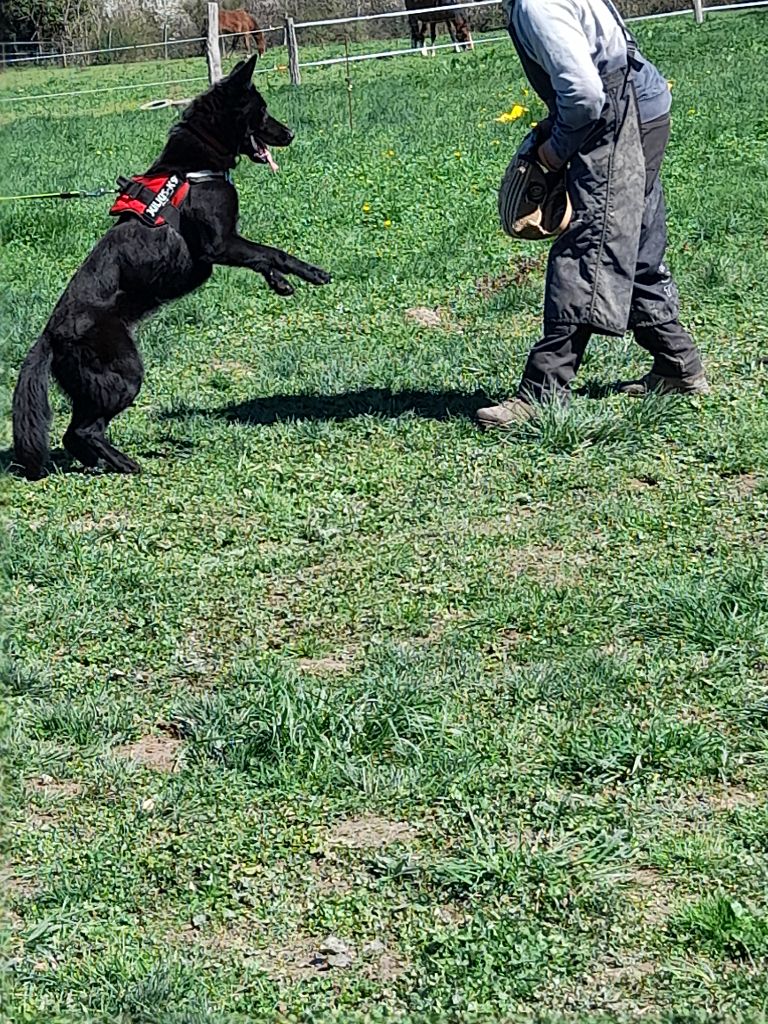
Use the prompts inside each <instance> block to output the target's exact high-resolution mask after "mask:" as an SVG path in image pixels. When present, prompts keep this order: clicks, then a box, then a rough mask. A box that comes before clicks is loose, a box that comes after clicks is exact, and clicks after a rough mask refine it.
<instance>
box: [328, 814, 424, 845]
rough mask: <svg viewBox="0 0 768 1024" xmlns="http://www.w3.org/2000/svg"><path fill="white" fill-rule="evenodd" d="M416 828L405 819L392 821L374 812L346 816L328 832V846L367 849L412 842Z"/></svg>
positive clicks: (416, 832)
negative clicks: (359, 815) (353, 816)
mask: <svg viewBox="0 0 768 1024" xmlns="http://www.w3.org/2000/svg"><path fill="white" fill-rule="evenodd" d="M417 837H418V830H417V829H416V828H415V827H414V826H413V825H411V824H409V823H408V822H407V821H392V820H390V819H389V818H381V817H378V816H377V815H375V814H367V815H363V816H362V817H360V818H347V820H346V821H342V822H340V823H339V824H338V825H335V826H334V827H333V828H332V829H330V831H329V832H328V836H327V839H326V842H327V843H328V845H329V846H343V847H346V848H347V849H349V850H369V849H376V848H378V847H382V846H390V845H391V844H392V843H412V842H413V841H414V840H415V839H416V838H417Z"/></svg>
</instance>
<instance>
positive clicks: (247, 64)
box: [224, 53, 258, 89]
mask: <svg viewBox="0 0 768 1024" xmlns="http://www.w3.org/2000/svg"><path fill="white" fill-rule="evenodd" d="M257 60H258V54H257V53H254V55H253V56H252V57H249V58H248V60H241V61H239V62H238V63H237V64H236V65H235V66H234V68H233V69H232V70H231V71H230V73H229V74H228V75H227V77H226V78H225V79H224V81H225V83H226V84H227V85H231V86H234V88H235V89H245V88H247V87H248V86H249V85H250V84H251V78H252V77H253V69H254V68H255V67H256V61H257Z"/></svg>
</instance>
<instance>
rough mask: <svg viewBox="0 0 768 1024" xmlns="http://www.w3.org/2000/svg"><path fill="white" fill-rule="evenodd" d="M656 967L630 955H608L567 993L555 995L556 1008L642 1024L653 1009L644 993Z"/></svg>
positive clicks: (571, 984) (649, 997) (570, 1012)
mask: <svg viewBox="0 0 768 1024" xmlns="http://www.w3.org/2000/svg"><path fill="white" fill-rule="evenodd" d="M657 966H658V965H657V964H655V963H654V962H653V961H651V960H644V959H642V957H641V956H639V955H635V954H634V953H626V954H625V953H618V954H612V955H611V956H610V957H608V958H606V959H605V960H604V961H598V962H597V963H596V964H594V966H593V967H592V969H591V971H590V972H589V973H588V974H586V975H584V976H583V977H582V978H581V979H580V980H579V981H578V982H576V984H575V985H574V984H573V983H567V984H568V987H567V989H566V990H561V991H560V992H558V993H557V997H558V1004H559V1005H558V1008H565V1009H567V1010H568V1011H569V1014H574V1013H585V1012H588V1011H589V1012H594V1011H598V1012H602V1013H608V1014H621V1015H622V1017H623V1015H625V1014H626V1015H629V1016H631V1017H632V1018H633V1019H639V1020H642V1019H643V1017H644V1016H645V1014H647V1013H650V1012H652V1011H653V1010H655V1009H657V1007H656V1004H655V1000H654V998H653V995H652V994H651V993H650V992H648V991H647V989H646V983H647V982H649V981H650V980H651V979H652V978H653V975H654V974H655V973H656V970H657Z"/></svg>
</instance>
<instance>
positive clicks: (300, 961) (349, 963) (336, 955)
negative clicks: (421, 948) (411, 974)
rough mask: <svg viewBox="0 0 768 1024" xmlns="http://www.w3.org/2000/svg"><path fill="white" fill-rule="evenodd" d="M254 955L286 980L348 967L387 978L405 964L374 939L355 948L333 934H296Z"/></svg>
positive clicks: (270, 970) (267, 967)
mask: <svg viewBox="0 0 768 1024" xmlns="http://www.w3.org/2000/svg"><path fill="white" fill-rule="evenodd" d="M258 959H259V961H260V963H261V965H262V967H263V968H264V970H265V971H266V973H267V974H268V975H269V976H270V977H272V978H275V979H279V980H290V981H297V980H299V979H301V978H309V977H313V976H316V975H318V974H325V973H329V972H333V973H336V972H341V971H346V970H349V969H350V968H354V969H355V970H357V971H359V972H360V973H362V974H363V975H364V976H365V977H367V978H371V979H374V980H378V981H391V980H393V979H395V978H397V977H399V976H400V975H401V974H402V973H403V972H404V971H405V970H407V966H408V965H407V962H406V961H405V959H404V958H403V957H401V956H399V955H398V954H397V953H395V952H393V951H392V950H390V949H388V948H387V946H385V945H384V943H383V942H380V941H379V940H378V939H374V940H373V941H372V942H368V943H365V944H364V945H363V946H360V947H358V948H356V947H355V946H353V945H352V944H351V943H348V942H345V941H344V940H343V939H340V938H338V937H337V936H335V935H328V936H327V937H326V938H325V939H320V940H318V939H311V938H307V937H305V936H298V937H297V938H296V939H295V940H294V941H293V942H291V943H290V944H289V945H286V946H281V947H278V948H276V949H267V950H262V951H261V952H260V954H259V957H258Z"/></svg>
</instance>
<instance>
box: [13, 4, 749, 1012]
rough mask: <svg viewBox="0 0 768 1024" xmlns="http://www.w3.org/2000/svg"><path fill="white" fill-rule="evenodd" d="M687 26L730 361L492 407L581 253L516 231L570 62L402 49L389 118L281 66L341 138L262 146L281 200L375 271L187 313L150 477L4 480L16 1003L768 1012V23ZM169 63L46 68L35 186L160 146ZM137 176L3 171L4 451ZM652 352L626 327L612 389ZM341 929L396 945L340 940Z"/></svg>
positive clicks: (686, 163)
mask: <svg viewBox="0 0 768 1024" xmlns="http://www.w3.org/2000/svg"><path fill="white" fill-rule="evenodd" d="M640 34H641V37H642V42H643V44H644V46H645V48H646V49H647V51H648V52H649V53H650V54H651V55H652V56H653V57H654V58H656V59H657V60H658V61H659V63H660V64H661V66H662V67H663V68H664V70H665V72H666V73H667V74H668V75H669V77H670V78H671V79H673V80H674V83H675V84H674V89H673V96H674V100H675V104H674V133H673V142H672V146H671V150H670V154H669V160H668V164H667V166H666V170H665V180H666V184H667V190H668V199H669V207H670V235H671V250H670V261H671V263H672V265H673V267H674V270H675V272H676V274H677V277H678V279H679V283H680V288H681V292H682V296H683V302H684V316H685V319H686V321H687V322H688V323H689V324H690V325H691V326H692V329H693V331H694V333H695V335H696V338H697V341H698V342H699V344H700V346H701V348H702V350H703V352H704V355H705V358H706V362H707V367H708V371H709V374H710V377H711V380H712V384H713V394H712V395H711V397H708V398H706V399H697V400H695V401H691V402H683V401H674V400H670V401H648V402H640V403H630V402H625V401H622V400H620V399H619V398H616V397H612V398H607V399H599V400H598V399H592V398H588V397H579V398H577V399H576V400H575V401H574V403H573V406H572V408H571V410H570V411H569V412H568V413H567V414H565V415H564V414H562V413H561V412H557V411H551V412H550V413H548V415H547V416H546V417H545V418H544V419H543V420H542V422H541V423H539V424H537V425H535V426H529V427H526V428H523V429H521V430H520V431H518V432H515V433H512V434H510V435H508V436H505V437H502V438H499V437H493V436H483V435H481V434H479V433H478V432H477V430H476V428H475V427H474V425H473V422H472V420H471V417H470V415H468V414H469V413H471V411H472V410H473V409H474V408H476V406H477V404H478V402H479V401H480V397H481V396H482V393H483V392H486V393H488V394H491V395H494V396H495V395H500V394H505V393H509V391H510V390H511V389H513V388H514V386H515V384H516V382H517V379H518V376H519V373H520V370H521V366H522V362H523V360H524V357H525V353H526V350H527V348H528V346H529V345H530V343H531V342H532V341H533V340H534V339H535V337H536V335H537V331H538V320H539V314H540V304H541V295H542V281H543V267H544V260H545V255H546V252H545V249H543V248H540V247H537V246H536V245H531V246H528V247H526V246H513V245H511V244H510V243H509V242H508V240H507V239H505V238H504V237H503V236H502V234H501V232H500V230H499V228H498V226H497V221H496V212H495V197H494V190H495V188H496V186H497V184H498V181H499V180H500V178H501V175H502V172H503V169H504V166H505V163H506V161H507V160H508V159H509V157H510V155H511V153H512V152H513V150H514V148H515V146H516V144H517V142H518V141H519V139H520V138H521V136H522V134H523V132H524V131H525V124H523V123H521V122H518V123H517V124H514V125H511V126H510V125H501V124H498V123H497V122H496V121H495V118H496V117H497V116H498V114H499V113H500V112H502V111H503V110H508V109H509V108H510V107H511V106H512V104H513V103H515V102H520V101H524V93H523V81H522V79H521V73H520V69H519V66H518V64H517V62H516V59H515V57H514V53H513V51H512V48H511V47H510V46H506V45H502V46H497V47H496V46H488V47H485V48H478V49H477V50H476V51H475V53H474V54H471V55H462V56H461V57H454V56H452V55H443V56H441V57H440V58H439V59H436V60H421V59H403V60H396V61H385V62H381V63H380V64H379V63H378V62H377V66H376V67H372V66H370V65H358V66H357V67H356V68H355V69H354V72H353V93H352V100H353V113H354V128H353V130H352V131H350V130H349V128H348V124H347V116H348V115H347V94H346V89H345V85H344V72H343V70H341V69H335V68H334V69H322V70H318V71H316V72H311V71H310V72H307V74H306V80H305V84H304V85H303V86H302V88H301V89H299V90H295V89H291V88H290V86H288V85H287V83H285V80H284V76H277V75H274V76H273V75H266V76H264V77H265V78H266V79H267V80H268V86H267V92H268V95H269V99H270V102H271V104H272V106H273V108H274V109H275V111H276V113H277V114H278V116H281V117H283V118H284V119H285V120H286V121H288V122H289V123H291V124H292V125H294V126H296V127H297V129H298V137H297V140H296V142H295V144H294V145H293V146H292V147H291V149H290V150H288V151H286V152H285V153H284V154H282V158H281V164H282V167H283V170H282V174H281V175H280V176H275V177H271V176H268V175H267V174H266V173H264V171H263V170H262V169H261V168H257V167H253V166H250V165H247V166H246V165H244V166H242V167H241V168H240V169H239V170H238V172H237V180H238V186H239V188H240V193H241V206H242V222H243V223H242V227H243V230H244V232H245V233H246V234H248V235H250V236H252V237H254V238H256V239H258V240H260V241H264V242H269V243H273V244H279V245H281V246H284V247H285V248H287V249H289V250H291V251H293V252H296V253H297V254H298V255H302V256H304V257H306V258H308V259H310V260H312V261H314V262H317V263H319V264H321V265H324V266H328V267H329V268H331V269H332V270H333V272H334V283H333V284H332V285H331V286H330V287H328V288H326V289H316V290H312V289H309V288H307V287H300V288H299V289H298V290H297V293H296V295H295V296H294V297H293V298H292V299H290V300H281V299H279V298H277V297H275V296H274V295H272V294H271V293H269V292H268V291H267V290H266V288H265V287H264V285H263V283H262V282H261V280H260V279H257V278H255V277H252V276H249V275H248V274H247V273H246V272H244V271H228V270H224V269H219V270H217V272H216V274H215V277H214V280H213V281H212V282H211V283H210V285H209V286H207V287H206V288H205V289H204V290H202V291H200V292H198V293H197V294H195V295H193V296H191V297H189V298H188V299H187V300H185V301H184V302H182V303H179V304H178V305H177V306H174V307H172V308H168V309H165V310H164V311H162V313H161V314H160V315H159V316H157V317H156V318H155V319H154V320H153V321H151V322H150V323H148V324H147V325H146V327H145V328H144V329H143V333H142V347H143V350H144V353H145V361H146V365H147V370H148V373H147V380H146V383H145V387H144V390H143V391H142V393H141V395H140V397H139V400H138V403H137V405H136V407H135V408H133V409H132V410H130V411H129V412H128V413H127V414H126V415H124V416H122V417H121V418H120V419H119V420H118V421H117V423H116V424H115V425H114V430H113V435H114V438H115V440H116V443H117V444H118V445H119V446H121V447H124V448H125V449H126V450H127V451H128V452H129V453H130V454H131V455H133V456H135V457H137V458H138V459H139V460H140V461H141V462H142V464H143V468H144V474H143V475H142V476H141V477H140V478H137V479H125V478H120V477H115V476H107V475H102V476H99V475H89V474H85V473H82V472H78V471H62V472H59V473H56V474H55V475H53V476H51V477H50V478H48V479H47V480H45V481H44V482H42V483H37V484H27V483H25V482H24V481H21V480H19V479H17V478H14V477H11V476H4V477H3V478H2V495H1V496H0V501H1V502H2V518H3V531H2V536H1V538H0V544H1V545H2V548H1V551H2V554H1V558H2V569H3V580H4V584H5V586H4V591H5V595H4V596H5V598H6V599H5V600H4V601H3V607H4V612H5V616H4V622H3V636H4V651H3V659H4V660H3V661H2V665H1V666H0V685H2V694H3V697H2V699H3V705H2V707H3V711H2V723H3V729H2V763H3V778H4V783H5V785H4V796H3V803H2V808H1V812H2V817H3V819H4V826H5V827H4V843H5V845H4V859H5V862H6V865H7V869H6V872H5V884H4V890H5V911H6V914H5V927H4V931H3V939H2V955H3V959H4V966H5V970H4V972H3V975H2V979H3V980H2V981H1V982H0V1018H1V1019H2V1020H3V1021H5V1020H8V1021H9V1022H10V1021H12V1022H13V1024H31V1022H46V1024H51V1022H57V1024H58V1022H61V1024H63V1022H67V1024H70V1022H77V1024H82V1022H84V1021H86V1022H110V1024H112V1022H120V1024H150V1022H151V1024H214V1022H215V1024H245V1022H246V1021H247V1022H251V1021H262V1020H263V1021H280V1020H288V1021H297V1022H298V1021H301V1022H309V1021H330V1020H337V1021H344V1022H353V1024H354V1022H356V1021H360V1022H362V1021H372V1022H383V1021H392V1020H403V1021H407V1022H419V1024H422V1022H423V1024H428V1022H435V1024H437V1022H441V1024H442V1022H445V1021H453V1022H456V1024H458V1022H462V1024H474V1022H481V1021H482V1022H501V1021H518V1020H519V1021H537V1022H545V1021H546V1022H555V1021H571V1022H579V1024H596V1022H608V1021H611V1022H613V1021H634V1020H637V1019H642V1020H647V1021H654V1022H666V1024H672V1022H675V1024H683V1022H685V1024H689V1022H691V1024H692V1022H698V1021H701V1022H704V1021H707V1022H710V1021H723V1022H726V1021H727V1022H728V1024H732V1022H750V1024H751V1022H758V1021H765V1019H766V1007H767V1006H768V981H767V980H766V979H768V971H767V970H766V968H768V898H767V897H766V893H767V892H768V888H767V885H768V869H767V868H766V864H767V863H768V862H767V861H766V852H767V851H768V805H767V804H766V791H767V789H768V678H767V676H766V666H767V665H768V593H767V590H766V588H767V583H766V556H765V553H764V544H765V539H766V536H767V533H766V531H768V505H767V503H766V494H767V493H768V492H767V490H766V486H765V481H766V474H767V473H768V397H766V384H767V383H768V370H767V369H766V367H765V366H764V364H763V357H764V356H765V355H766V354H767V353H768V344H767V343H768V326H767V324H768V286H766V279H767V278H768V236H767V235H766V220H765V211H766V208H768V119H767V118H766V109H768V78H766V75H765V71H764V69H765V63H766V58H767V57H768V34H767V33H766V21H765V16H764V15H761V14H755V15H740V16H728V15H722V16H720V17H718V18H711V19H710V20H708V21H707V23H706V25H705V26H703V27H702V28H696V27H695V26H694V25H693V24H681V23H680V22H675V23H674V24H673V23H671V22H666V23H658V24H644V25H643V26H641V33H640ZM200 67H201V64H200V62H199V61H197V62H195V61H190V62H185V63H184V64H183V65H182V70H183V73H179V71H178V69H177V65H176V64H175V63H174V65H172V66H171V67H170V68H169V69H167V70H165V71H164V73H163V74H159V73H158V68H157V67H156V66H151V65H135V66H133V65H132V66H122V67H119V68H102V69H84V70H77V69H74V70H70V71H65V72H53V71H50V70H48V71H41V70H36V69H35V70H29V71H27V72H16V71H14V72H9V73H7V74H5V75H3V76H0V93H6V92H7V94H9V95H10V94H11V93H18V92H21V91H25V90H26V92H27V93H28V94H29V95H33V94H35V93H36V92H37V91H45V90H48V91H50V90H54V89H56V90H60V91H64V90H66V89H71V88H77V87H79V86H82V87H93V88H97V87H99V85H101V84H105V85H109V84H110V83H112V84H115V83H120V84H126V83H128V82H131V81H135V82H140V81H144V82H146V81H153V80H155V78H153V76H157V77H158V79H159V78H161V77H185V76H187V75H190V74H194V73H201V72H200ZM159 92H160V94H162V90H160V91H159ZM157 94H158V90H153V91H151V92H150V96H152V95H157ZM181 94H182V95H183V94H184V90H183V89H182V90H181ZM144 98H145V94H144V93H142V94H140V96H139V97H138V99H139V100H142V99H144ZM526 102H527V105H528V106H530V108H531V109H530V113H529V118H530V119H535V118H536V117H537V116H538V115H539V114H540V110H539V108H538V107H537V105H536V103H535V102H533V101H531V100H530V99H529V100H527V101H526ZM136 103H137V97H136V96H132V95H131V94H130V93H128V94H126V93H119V94H114V93H113V94H97V95H93V96H91V97H90V98H87V97H86V98H82V99H77V100H60V101H52V102H50V103H46V104H40V103H38V102H36V101H35V102H32V103H31V104H10V105H7V104H6V105H3V107H2V110H1V111H0V115H1V116H2V122H3V126H2V132H3V145H2V156H0V168H1V170H0V186H1V187H0V191H1V192H2V193H3V194H8V193H12V192H17V191H18V192H36V191H47V190H49V189H56V188H62V187H67V188H69V187H90V186H93V185H98V184H104V183H109V182H111V181H112V180H114V178H115V177H116V176H117V175H118V174H121V173H131V172H133V173H135V172H137V171H140V170H142V169H144V168H145V167H146V166H147V165H148V163H149V162H150V160H151V158H152V156H153V154H154V153H155V152H156V151H157V149H158V148H159V147H160V145H161V144H162V140H163V138H164V135H165V132H166V131H167V128H168V125H169V124H170V123H171V121H172V118H173V116H174V115H173V113H172V112H169V111H161V112H156V113H141V112H139V111H137V110H136V109H135V108H136ZM106 208H107V203H106V202H105V201H97V202H91V203H85V202H82V203H67V204H65V203H59V204H55V203H42V204H36V205H21V204H3V205H0V243H1V244H2V257H1V258H2V267H3V287H2V289H0V322H1V324H2V344H3V357H4V358H3V360H2V369H1V370H0V380H1V381H2V395H3V397H2V399H1V400H0V401H2V420H1V422H2V427H1V429H2V437H1V438H0V446H2V447H3V448H4V449H7V448H8V446H9V444H10V426H9V415H8V414H9V409H10V393H11V389H12V386H13V384H14V381H15V375H16V372H17V369H18V366H19V363H20V361H21V359H22V357H23V355H24V352H25V351H26V349H27V348H28V346H29V345H30V344H31V342H32V341H33V340H34V338H35V337H36V335H37V334H38V332H39V331H40V329H41V327H42V325H43V323H44V322H45V319H46V317H47V316H48V314H49V311H50V309H51V307H52V305H53V303H54V302H55V300H56V298H57V297H58V295H59V293H60V291H61V289H62V288H63V286H64V285H65V283H66V281H67V279H68V277H69V275H70V274H71V273H72V271H73V270H74V269H75V268H76V267H77V266H78V265H79V263H80V262H81V260H82V259H83V257H84V255H85V254H86V252H87V251H88V249H89V247H90V246H91V244H92V243H93V242H94V241H95V240H96V239H97V238H98V237H99V235H100V233H101V232H102V231H103V230H104V228H105V227H106V225H107V223H108V222H107V217H106ZM385 222H389V226H385ZM415 306H428V307H430V308H436V309H440V310H441V316H442V320H441V324H442V326H440V327H436V328H435V327H433V328H427V327H422V326H419V325H418V324H415V323H414V322H413V321H412V320H411V319H409V318H408V317H407V316H406V312H407V310H409V309H410V308H412V307H415ZM644 366H645V357H644V355H643V353H642V352H640V351H639V350H636V349H635V348H634V347H633V346H632V344H631V342H630V341H629V340H627V341H626V342H616V341H609V340H607V339H599V338H597V339H595V340H594V342H593V344H592V346H591V348H590V350H589V353H588V356H587V359H586V362H585V366H584V368H583V370H582V374H581V384H583V385H584V386H585V387H586V389H587V390H588V391H590V392H592V393H594V392H596V391H597V390H598V385H600V384H604V383H607V382H610V381H612V380H615V379H616V378H618V377H627V376H629V375H632V374H635V373H637V372H639V371H641V370H642V369H643V368H644ZM54 404H55V408H56V419H55V424H54V442H55V444H58V443H59V438H60V436H61V433H62V432H63V429H64V427H65V425H66V403H65V402H64V400H63V399H62V398H61V396H54ZM8 461H9V454H8V453H7V452H6V456H5V464H7V463H8ZM147 737H154V746H151V745H149V743H148V741H147V739H146V738H147ZM137 744H139V746H138V747H137V746H136V745H137ZM137 749H138V750H140V751H143V755H144V760H143V761H142V760H138V761H137V760H136V759H135V758H132V757H131V756H130V754H131V752H132V751H136V750H137ZM153 753H154V756H155V757H158V755H163V758H162V763H160V764H158V766H156V767H152V766H151V765H149V764H147V763H146V762H147V760H148V759H149V758H150V754H153ZM174 760H175V761H176V762H177V765H176V767H177V770H176V771H172V770H170V769H171V768H172V767H173V766H174ZM350 837H351V838H350ZM328 935H334V936H336V937H337V938H338V939H339V940H341V941H342V942H344V943H345V944H346V946H347V947H348V948H349V949H350V950H351V951H352V952H353V953H354V957H353V959H352V962H351V963H350V964H348V965H347V966H341V965H339V963H336V964H334V965H332V966H331V967H330V969H329V970H327V971H321V970H318V969H317V967H316V966H302V965H303V964H305V963H307V962H308V961H309V960H310V959H311V956H312V953H313V952H316V951H317V950H318V948H319V947H321V946H323V945H324V943H325V940H326V938H327V936H328ZM371 943H374V946H373V947H371V945H370V944H371ZM376 943H378V944H380V945H376ZM382 946H383V950H382ZM331 959H333V957H332V958H331ZM341 961H342V963H343V962H344V958H343V957H342V958H341Z"/></svg>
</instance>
